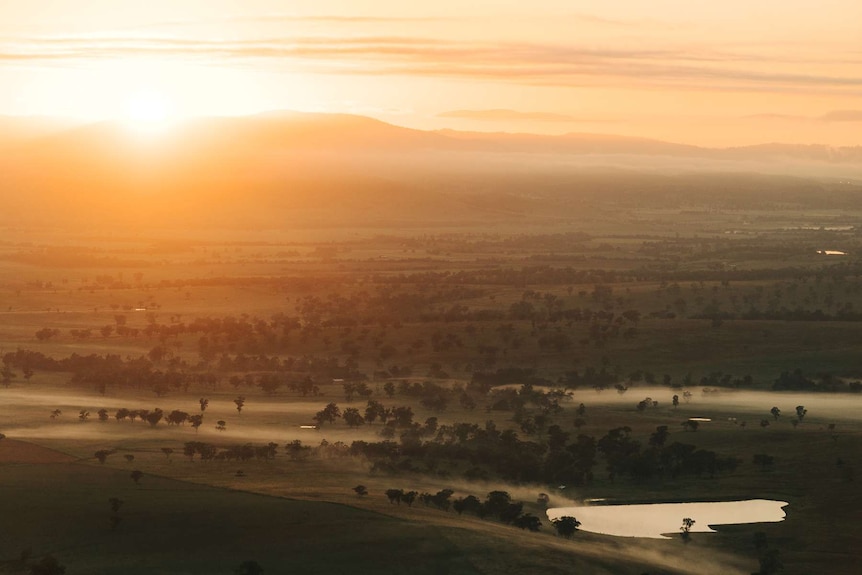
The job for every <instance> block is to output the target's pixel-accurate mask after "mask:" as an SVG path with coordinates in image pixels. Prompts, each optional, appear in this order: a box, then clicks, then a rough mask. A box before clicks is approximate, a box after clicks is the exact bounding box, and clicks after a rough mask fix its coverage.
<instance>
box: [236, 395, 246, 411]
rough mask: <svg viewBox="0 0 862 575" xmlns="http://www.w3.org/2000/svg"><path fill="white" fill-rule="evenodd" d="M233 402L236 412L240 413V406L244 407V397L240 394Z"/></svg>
mask: <svg viewBox="0 0 862 575" xmlns="http://www.w3.org/2000/svg"><path fill="white" fill-rule="evenodd" d="M233 402H234V403H235V404H236V412H237V413H242V408H243V407H245V398H244V397H243V396H241V395H240V396H239V397H237V398H236V399H234V400H233Z"/></svg>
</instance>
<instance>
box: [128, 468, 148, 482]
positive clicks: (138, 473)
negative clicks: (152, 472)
mask: <svg viewBox="0 0 862 575" xmlns="http://www.w3.org/2000/svg"><path fill="white" fill-rule="evenodd" d="M143 476H144V472H143V471H141V470H140V469H135V470H134V471H132V473H131V474H129V477H131V478H132V481H134V482H135V485H140V484H141V477H143Z"/></svg>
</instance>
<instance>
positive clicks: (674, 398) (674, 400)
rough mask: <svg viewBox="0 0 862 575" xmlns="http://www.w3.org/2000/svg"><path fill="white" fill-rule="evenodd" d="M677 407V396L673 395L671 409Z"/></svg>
mask: <svg viewBox="0 0 862 575" xmlns="http://www.w3.org/2000/svg"><path fill="white" fill-rule="evenodd" d="M677 407H679V396H678V395H676V394H674V396H673V408H674V409H676V408H677Z"/></svg>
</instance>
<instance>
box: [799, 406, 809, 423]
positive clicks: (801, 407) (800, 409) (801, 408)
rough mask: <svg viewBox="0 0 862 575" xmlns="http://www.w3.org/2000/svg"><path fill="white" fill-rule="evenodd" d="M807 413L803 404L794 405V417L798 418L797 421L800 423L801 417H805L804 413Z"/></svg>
mask: <svg viewBox="0 0 862 575" xmlns="http://www.w3.org/2000/svg"><path fill="white" fill-rule="evenodd" d="M807 413H808V410H807V409H805V406H804V405H797V406H796V417H797V418H798V419H799V422H800V423H802V418H804V417H805V414H807Z"/></svg>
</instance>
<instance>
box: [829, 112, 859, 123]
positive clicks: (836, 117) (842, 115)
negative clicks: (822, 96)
mask: <svg viewBox="0 0 862 575" xmlns="http://www.w3.org/2000/svg"><path fill="white" fill-rule="evenodd" d="M819 119H820V120H821V121H823V122H862V110H833V111H831V112H827V113H826V114H823V115H822V116H820V118H819Z"/></svg>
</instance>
